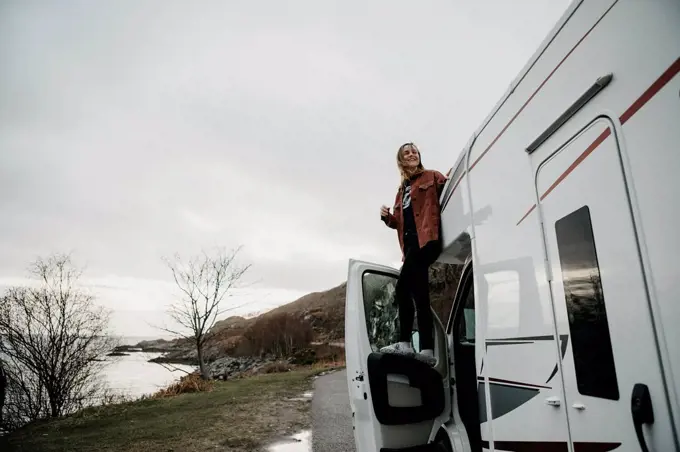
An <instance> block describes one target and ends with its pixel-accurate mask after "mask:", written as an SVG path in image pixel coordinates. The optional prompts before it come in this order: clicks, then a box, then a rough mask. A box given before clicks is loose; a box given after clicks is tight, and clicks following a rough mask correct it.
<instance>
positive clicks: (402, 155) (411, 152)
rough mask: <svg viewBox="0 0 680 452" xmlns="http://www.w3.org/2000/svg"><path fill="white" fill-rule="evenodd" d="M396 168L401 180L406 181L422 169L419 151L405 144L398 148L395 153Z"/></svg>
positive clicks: (413, 145)
mask: <svg viewBox="0 0 680 452" xmlns="http://www.w3.org/2000/svg"><path fill="white" fill-rule="evenodd" d="M397 166H398V167H399V172H400V173H401V177H402V179H407V178H409V177H410V176H412V175H414V174H416V173H418V172H419V171H421V170H423V169H424V168H423V164H422V162H421V161H420V151H419V150H418V147H417V146H416V145H415V144H413V143H406V144H404V145H402V146H401V147H400V148H399V151H398V152H397Z"/></svg>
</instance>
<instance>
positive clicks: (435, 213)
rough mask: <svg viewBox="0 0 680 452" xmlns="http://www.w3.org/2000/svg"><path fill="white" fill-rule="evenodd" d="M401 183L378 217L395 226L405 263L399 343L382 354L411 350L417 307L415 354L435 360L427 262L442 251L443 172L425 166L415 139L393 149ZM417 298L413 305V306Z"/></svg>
mask: <svg viewBox="0 0 680 452" xmlns="http://www.w3.org/2000/svg"><path fill="white" fill-rule="evenodd" d="M397 167H398V168H399V173H400V174H401V184H400V186H399V190H398V191H397V196H396V199H395V203H394V214H392V213H390V209H389V208H388V207H387V206H382V207H381V208H380V218H381V219H382V221H383V222H385V224H386V225H387V226H388V227H390V228H392V229H396V230H397V235H398V238H399V245H400V246H401V251H402V261H403V265H402V267H401V273H400V275H399V281H398V282H397V287H396V300H397V304H398V307H399V342H397V343H395V344H392V345H389V346H387V347H383V348H382V349H381V352H383V353H401V354H413V353H414V351H413V348H412V347H411V330H412V328H413V316H414V314H415V312H414V311H417V312H418V331H419V337H420V344H421V351H420V353H418V354H417V355H416V358H418V359H420V360H422V361H425V362H427V363H428V364H430V365H434V363H435V362H436V359H435V358H434V336H433V321H432V311H431V310H430V292H429V273H428V270H429V267H430V265H432V263H434V261H435V260H436V259H437V257H438V256H439V254H440V253H441V249H442V246H441V237H440V221H441V220H440V206H439V196H440V195H441V192H442V189H443V188H444V184H445V183H446V180H447V177H446V176H444V175H443V174H442V173H440V172H439V171H435V170H426V169H425V168H424V167H423V164H422V161H421V159H420V151H419V150H418V148H417V147H416V145H415V144H413V143H406V144H403V145H402V146H401V147H400V148H399V151H398V152H397ZM414 302H415V310H414Z"/></svg>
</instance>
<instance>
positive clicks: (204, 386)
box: [151, 373, 214, 399]
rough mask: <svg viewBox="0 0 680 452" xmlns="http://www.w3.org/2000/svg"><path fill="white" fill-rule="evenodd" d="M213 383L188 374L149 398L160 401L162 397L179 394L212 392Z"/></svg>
mask: <svg viewBox="0 0 680 452" xmlns="http://www.w3.org/2000/svg"><path fill="white" fill-rule="evenodd" d="M213 387H214V382H213V381H212V380H204V379H203V378H201V375H199V374H196V373H195V374H189V375H186V376H184V377H182V378H180V380H179V381H177V382H175V383H172V384H171V385H170V386H168V387H167V388H164V389H161V390H159V391H157V392H155V393H154V394H153V395H152V396H151V398H152V399H160V398H163V397H173V396H176V395H180V394H187V393H191V392H210V391H212V390H213Z"/></svg>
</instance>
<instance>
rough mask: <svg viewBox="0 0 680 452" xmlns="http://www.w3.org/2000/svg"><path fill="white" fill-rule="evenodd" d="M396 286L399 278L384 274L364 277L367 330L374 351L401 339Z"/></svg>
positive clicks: (372, 274) (367, 274) (365, 274)
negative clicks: (395, 292)
mask: <svg viewBox="0 0 680 452" xmlns="http://www.w3.org/2000/svg"><path fill="white" fill-rule="evenodd" d="M396 285H397V278H395V277H394V276H389V275H385V274H382V273H372V272H366V273H364V275H363V277H362V291H363V295H364V314H365V317H366V330H367V331H368V341H369V342H370V344H371V348H372V349H373V351H378V350H379V349H380V348H382V347H384V346H386V345H389V344H391V343H393V342H396V341H397V340H398V339H399V337H398V334H399V317H398V314H399V310H398V308H397V305H396V303H395V302H394V301H395V298H394V290H395V288H396Z"/></svg>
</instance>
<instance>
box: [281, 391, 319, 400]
mask: <svg viewBox="0 0 680 452" xmlns="http://www.w3.org/2000/svg"><path fill="white" fill-rule="evenodd" d="M313 396H314V393H313V392H311V391H308V392H305V393H303V394H302V395H301V396H299V397H291V398H289V399H287V400H289V401H291V402H306V401H309V400H312V397H313Z"/></svg>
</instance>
